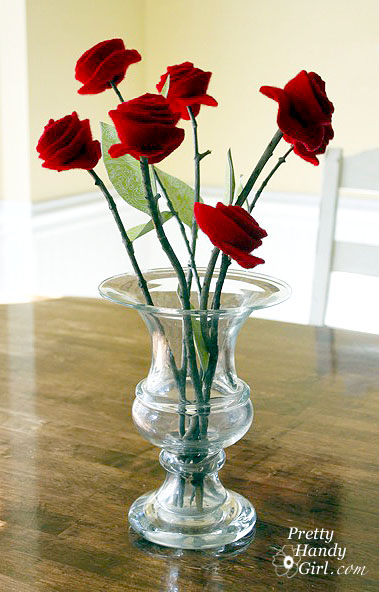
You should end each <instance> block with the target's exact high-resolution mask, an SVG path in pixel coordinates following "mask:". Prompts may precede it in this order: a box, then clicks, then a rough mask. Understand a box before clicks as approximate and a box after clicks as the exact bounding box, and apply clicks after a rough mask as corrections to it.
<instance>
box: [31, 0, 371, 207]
mask: <svg viewBox="0 0 379 592" xmlns="http://www.w3.org/2000/svg"><path fill="white" fill-rule="evenodd" d="M27 16H28V49H29V84H30V114H31V150H32V166H31V174H32V196H33V199H34V200H41V199H47V198H49V197H57V196H61V195H69V194H74V193H77V192H81V191H83V192H85V191H89V190H90V189H91V183H90V180H89V178H87V176H86V175H85V174H83V172H82V171H73V172H64V173H56V172H54V171H48V170H46V169H42V168H41V166H40V161H38V159H37V158H36V157H35V152H34V147H35V144H36V142H37V140H38V137H39V135H40V134H41V131H42V128H43V126H44V124H45V123H46V122H47V120H48V119H49V117H54V118H58V117H61V116H63V115H65V114H66V113H69V112H71V110H74V109H76V110H77V111H78V113H79V115H80V116H81V117H82V118H84V117H86V116H89V117H90V118H91V120H92V122H93V123H92V127H93V131H94V133H96V134H98V128H97V122H98V121H99V120H100V119H104V117H105V116H106V113H107V111H108V110H109V108H110V107H112V106H114V105H115V98H114V97H113V93H112V91H109V92H106V93H102V94H100V95H94V96H80V95H78V94H77V92H76V91H77V88H78V83H77V82H76V81H75V80H74V65H75V62H76V60H77V58H78V57H79V56H80V55H81V53H82V52H83V51H85V50H86V49H87V48H89V47H90V46H91V45H93V44H95V43H96V42H98V41H99V40H102V39H107V38H111V37H113V36H114V37H116V36H120V37H123V38H124V39H125V41H126V45H127V47H131V48H136V49H138V50H139V51H140V52H141V53H142V55H143V62H141V63H139V64H136V65H134V66H132V67H131V68H130V70H129V73H128V75H127V79H126V82H124V83H123V85H122V90H123V92H124V93H125V95H127V96H128V97H131V96H136V95H137V94H141V93H143V92H147V91H150V92H154V89H155V84H156V82H157V81H158V80H159V77H160V74H161V73H163V72H164V71H165V69H166V66H167V65H172V64H176V63H180V62H182V61H184V60H190V61H193V62H194V63H195V65H197V66H198V67H201V68H203V69H205V70H207V69H209V70H211V71H212V72H213V77H212V79H211V84H210V88H209V91H210V94H212V95H213V96H214V97H215V98H216V99H217V100H218V101H219V107H218V108H211V107H203V108H202V111H201V113H200V115H199V118H198V122H199V136H200V147H201V149H207V148H210V149H212V155H211V156H209V157H207V158H206V159H205V160H204V161H203V165H202V180H203V182H204V183H205V184H207V185H221V184H222V183H223V180H224V169H225V164H224V163H225V158H224V156H225V152H226V150H227V148H228V147H229V146H231V147H232V150H233V155H234V160H235V164H236V169H237V172H239V173H240V172H242V173H244V174H248V173H249V171H250V169H251V166H252V165H253V164H254V163H255V161H256V160H257V158H258V157H259V155H260V153H261V151H262V150H263V148H264V146H265V145H266V143H267V141H268V140H269V139H270V137H271V136H272V134H273V133H274V131H275V129H276V123H275V121H276V111H277V109H276V104H275V103H274V102H273V101H270V100H269V99H267V98H266V97H264V96H263V95H261V94H260V93H259V87H260V85H262V84H269V85H277V86H282V85H283V84H285V82H287V81H288V80H289V79H290V78H291V77H293V76H294V75H295V74H297V72H299V71H300V70H301V69H303V68H305V69H307V70H315V71H316V72H318V73H319V74H320V75H321V76H322V77H323V78H324V79H325V80H326V82H327V91H328V95H329V97H330V98H331V100H332V101H333V102H334V104H335V108H336V112H335V115H334V128H335V132H336V138H335V141H334V145H335V146H342V147H343V148H344V150H345V151H346V152H347V153H353V152H357V151H359V150H363V149H367V148H370V147H374V146H377V145H378V139H377V136H378V132H377V125H376V123H377V116H376V113H377V105H378V104H379V78H378V76H377V72H378V58H379V49H378V48H379V45H378V22H379V3H378V1H377V0H360V1H359V2H356V1H355V0H354V1H352V0H319V1H318V2H313V1H310V0H288V1H287V2H283V0H265V1H264V2H262V1H258V0H234V1H233V2H230V0H191V1H188V0H159V1H157V0H108V1H107V2H104V1H103V0H75V1H74V0H66V1H65V2H64V3H62V2H61V0H27ZM184 126H185V127H186V129H188V134H187V140H186V142H185V146H184V147H181V148H180V149H179V150H178V151H177V152H176V153H174V154H173V155H172V156H170V157H169V158H168V159H167V160H166V161H165V162H164V163H163V166H164V168H166V169H167V170H168V171H170V172H174V174H176V175H177V176H180V177H182V178H183V179H186V180H188V181H190V180H191V179H192V163H191V157H192V145H191V139H192V138H191V134H190V129H189V126H188V124H186V123H185V124H184ZM283 150H284V146H283V148H282V150H281V151H280V152H282V151H283ZM320 168H321V167H318V168H316V167H313V166H312V165H310V164H308V163H305V162H304V161H301V160H300V159H299V158H297V157H293V156H292V158H291V159H290V162H288V163H287V164H286V165H285V166H283V167H282V169H281V170H280V172H279V173H278V174H277V176H276V178H274V180H273V182H272V183H271V185H270V188H272V189H276V190H280V191H294V192H310V193H316V192H318V189H319V182H320Z"/></svg>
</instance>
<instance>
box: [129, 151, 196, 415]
mask: <svg viewBox="0 0 379 592" xmlns="http://www.w3.org/2000/svg"><path fill="white" fill-rule="evenodd" d="M140 163H141V172H142V179H143V184H144V188H145V195H146V200H147V203H148V206H149V211H150V215H151V218H152V220H153V223H154V226H155V230H156V233H157V237H158V239H159V242H160V243H161V245H162V249H163V250H164V252H165V253H166V255H167V257H168V259H169V261H170V263H171V265H172V266H173V268H174V270H175V272H176V274H177V277H178V280H179V286H180V290H179V298H180V301H181V303H182V306H183V310H190V309H191V303H190V297H189V291H188V287H187V282H186V277H185V275H184V271H183V268H182V266H181V265H180V261H179V259H178V258H177V256H176V254H175V252H174V250H173V249H172V247H171V245H170V243H169V241H168V239H167V236H166V234H165V231H164V229H163V226H162V223H161V219H160V215H159V210H158V205H157V200H156V199H155V197H154V195H153V192H152V189H151V181H150V175H149V165H148V162H147V159H146V158H145V157H141V159H140ZM183 324H184V336H185V343H186V350H187V355H188V362H189V368H190V374H191V380H192V384H193V388H194V390H195V394H196V400H197V403H198V405H199V406H201V405H202V404H203V395H202V388H201V380H200V375H199V370H198V367H197V362H196V350H195V344H194V339H193V331H192V323H191V317H190V315H187V314H184V315H183ZM201 419H202V418H201V417H200V421H201Z"/></svg>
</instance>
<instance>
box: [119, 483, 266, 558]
mask: <svg viewBox="0 0 379 592" xmlns="http://www.w3.org/2000/svg"><path fill="white" fill-rule="evenodd" d="M226 493H227V495H226V499H225V501H224V503H223V504H221V505H220V506H219V507H218V508H217V509H216V510H212V511H211V512H206V511H203V512H199V513H197V512H196V511H195V512H194V513H192V515H191V514H188V512H185V513H183V514H180V513H178V512H170V511H169V510H167V509H164V508H162V506H161V505H160V504H159V501H158V499H157V491H151V492H148V493H146V494H144V495H142V496H141V497H139V498H137V499H136V500H135V502H134V503H133V504H132V506H131V508H130V510H129V523H130V525H131V527H132V528H133V530H134V531H136V532H137V533H138V534H140V535H141V536H143V537H144V538H145V539H147V540H148V541H151V542H152V543H156V544H158V545H163V546H165V547H174V548H178V549H197V550H201V549H210V548H212V547H220V546H223V545H228V544H231V543H234V542H236V541H238V540H240V539H242V538H244V537H247V536H248V535H249V534H250V533H253V531H254V527H255V524H256V521H257V513H256V511H255V508H254V506H253V505H252V504H251V502H249V500H248V499H246V498H245V497H243V496H242V495H240V494H239V493H236V492H234V491H231V490H226Z"/></svg>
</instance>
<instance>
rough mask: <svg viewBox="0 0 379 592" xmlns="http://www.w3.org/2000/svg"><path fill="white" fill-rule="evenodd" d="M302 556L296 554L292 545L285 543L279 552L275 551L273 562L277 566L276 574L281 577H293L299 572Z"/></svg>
mask: <svg viewBox="0 0 379 592" xmlns="http://www.w3.org/2000/svg"><path fill="white" fill-rule="evenodd" d="M299 561H300V557H296V556H295V552H294V548H293V547H292V545H284V547H282V548H281V549H279V551H277V553H275V555H274V557H273V560H272V564H273V566H274V567H275V572H276V575H277V576H278V577H279V578H281V577H283V576H287V578H293V576H295V575H296V574H297V572H298V564H299Z"/></svg>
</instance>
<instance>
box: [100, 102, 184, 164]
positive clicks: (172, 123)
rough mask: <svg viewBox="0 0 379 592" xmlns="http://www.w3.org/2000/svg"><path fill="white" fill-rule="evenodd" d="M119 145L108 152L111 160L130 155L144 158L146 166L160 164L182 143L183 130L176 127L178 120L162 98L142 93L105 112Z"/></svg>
mask: <svg viewBox="0 0 379 592" xmlns="http://www.w3.org/2000/svg"><path fill="white" fill-rule="evenodd" d="M109 116H110V117H111V119H112V120H113V122H114V124H115V126H116V130H117V134H118V137H119V138H120V140H121V143H120V144H113V146H111V147H110V149H109V154H110V156H111V157H112V158H118V157H119V156H123V155H124V154H131V156H134V158H136V159H138V160H139V159H140V157H141V156H144V157H146V158H147V159H148V162H149V163H150V164H154V163H155V162H160V161H161V160H163V159H164V158H166V156H168V155H169V154H171V152H173V151H174V150H175V149H176V148H178V146H180V144H181V143H182V142H183V140H184V130H183V129H180V128H178V127H176V124H177V122H178V119H179V117H178V116H176V115H175V114H174V113H173V112H172V111H171V109H170V107H169V104H168V102H167V100H166V99H165V98H164V97H162V95H155V94H150V93H146V94H144V95H142V96H141V97H137V98H136V99H132V100H131V101H125V102H124V103H120V105H118V107H117V109H114V110H113V111H109Z"/></svg>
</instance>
